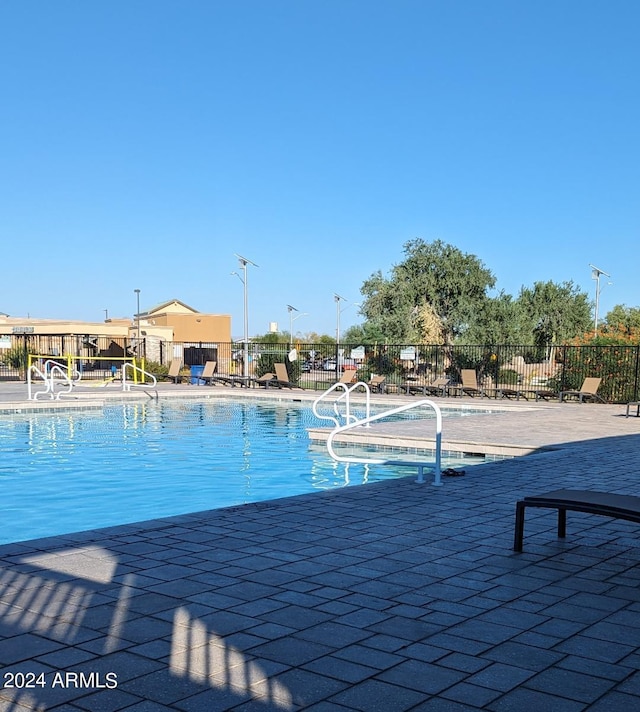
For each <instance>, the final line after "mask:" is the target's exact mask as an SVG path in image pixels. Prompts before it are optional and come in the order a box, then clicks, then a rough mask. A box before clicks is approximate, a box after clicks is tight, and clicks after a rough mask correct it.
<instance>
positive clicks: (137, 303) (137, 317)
mask: <svg viewBox="0 0 640 712" xmlns="http://www.w3.org/2000/svg"><path fill="white" fill-rule="evenodd" d="M133 291H134V292H135V293H136V321H137V324H138V329H137V332H138V345H140V290H139V289H134V290H133Z"/></svg>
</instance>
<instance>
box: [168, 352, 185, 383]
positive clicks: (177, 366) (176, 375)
mask: <svg viewBox="0 0 640 712" xmlns="http://www.w3.org/2000/svg"><path fill="white" fill-rule="evenodd" d="M181 370H182V359H179V358H174V359H173V361H172V362H171V365H170V366H169V371H168V372H167V375H166V378H168V379H169V380H172V381H173V382H174V383H182V376H181V375H180V371H181Z"/></svg>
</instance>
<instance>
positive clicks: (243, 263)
mask: <svg viewBox="0 0 640 712" xmlns="http://www.w3.org/2000/svg"><path fill="white" fill-rule="evenodd" d="M234 255H235V256H236V257H237V258H238V261H239V262H240V269H241V270H242V272H243V273H244V279H242V278H241V281H242V284H243V285H244V349H243V359H242V376H243V378H248V377H249V290H248V286H247V265H253V266H254V267H257V266H258V265H257V264H256V263H255V262H252V261H251V260H249V259H247V258H246V257H243V256H242V255H239V254H238V253H237V252H234Z"/></svg>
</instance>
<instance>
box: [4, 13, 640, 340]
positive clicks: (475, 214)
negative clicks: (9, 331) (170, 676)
mask: <svg viewBox="0 0 640 712" xmlns="http://www.w3.org/2000/svg"><path fill="white" fill-rule="evenodd" d="M639 24H640V4H638V3H637V1H636V0H629V1H627V0H601V1H597V2H595V1H590V0H554V1H553V2H552V1H551V0H548V1H543V2H539V1H538V0H536V1H535V2H533V1H528V0H521V1H514V0H504V1H503V0H484V1H483V2H477V1H476V0H468V1H463V0H448V1H447V2H441V1H435V0H434V1H432V0H394V2H389V1H388V0H385V1H378V0H322V1H321V2H320V1H318V0H316V1H315V2H312V1H311V0H287V1H283V0H268V2H267V1H265V0H227V1H226V2H219V1H216V0H202V1H201V0H189V1H188V2H178V1H177V0H174V1H173V2H166V1H165V0H110V1H109V2H86V1H85V0H76V1H71V0H59V1H58V2H55V3H51V2H45V1H44V0H40V1H39V2H34V1H31V0H24V1H22V2H5V3H2V4H1V5H0V87H1V90H2V110H1V111H0V129H1V136H2V151H1V156H0V239H1V243H0V244H1V245H2V257H3V259H2V263H3V266H2V281H1V286H0V311H3V312H6V313H9V314H10V315H11V316H26V315H31V316H37V317H48V318H70V319H83V320H93V321H101V320H102V319H104V316H105V309H106V310H108V314H109V316H113V317H117V316H131V315H132V314H133V313H134V312H135V309H136V297H135V294H134V291H133V290H134V289H136V288H137V289H140V290H141V292H140V302H141V309H142V310H145V309H148V308H150V307H152V306H153V305H155V304H158V303H160V302H163V301H166V300H169V299H173V298H177V299H180V300H182V301H184V302H186V303H187V304H190V305H191V306H193V307H195V308H196V309H199V310H200V311H203V312H212V313H228V314H231V315H232V318H233V334H234V336H235V337H240V336H241V335H242V330H243V285H242V284H241V282H240V281H239V280H238V279H237V278H236V277H234V276H232V275H231V272H233V271H234V270H237V267H238V263H237V259H236V258H235V257H234V253H240V254H241V255H244V256H246V257H248V258H249V259H250V260H252V261H253V262H255V263H257V264H258V265H259V267H257V268H252V267H249V272H248V283H247V287H248V295H249V322H250V324H249V330H250V332H251V333H264V332H265V331H267V329H268V327H269V323H270V322H274V321H275V322H278V324H279V326H280V328H281V329H285V330H288V329H289V315H288V313H287V308H286V305H287V304H291V305H293V306H295V307H296V308H297V309H299V310H300V313H304V312H306V313H307V316H304V317H301V318H299V319H297V320H296V321H295V322H294V331H295V332H308V331H311V330H313V331H318V332H320V333H331V334H335V328H336V304H335V301H334V297H333V295H334V293H338V294H340V295H341V296H343V297H344V298H345V299H347V300H349V301H348V302H347V301H345V302H343V303H342V306H344V307H346V308H345V310H344V311H343V312H342V314H341V327H342V329H344V328H346V327H347V326H349V325H350V324H352V323H356V322H358V321H360V317H359V316H358V309H357V306H355V304H356V303H357V302H358V301H359V299H360V287H361V285H362V283H363V281H364V280H365V279H367V278H368V277H369V276H370V275H371V274H372V273H373V272H375V271H376V270H382V271H383V272H384V273H386V272H387V271H388V270H389V268H390V267H391V266H392V265H393V264H394V263H397V262H400V261H401V260H402V259H403V252H402V247H403V244H404V243H405V242H406V241H407V240H410V239H413V238H415V237H421V238H423V239H424V240H427V241H429V240H433V239H442V240H444V241H445V242H449V243H451V244H453V245H455V246H457V247H458V248H460V249H461V250H463V251H464V252H469V253H473V254H475V255H477V256H478V257H479V258H480V259H481V260H482V261H483V262H484V263H485V265H486V266H487V267H489V268H490V269H491V270H492V271H493V273H494V274H495V276H496V278H497V288H498V289H503V290H505V291H506V292H508V293H510V294H513V295H514V296H515V295H517V293H518V292H519V290H520V288H521V286H522V285H527V286H530V285H532V284H533V283H534V282H535V281H538V280H548V279H552V280H554V281H558V282H560V281H564V280H573V281H574V282H575V283H577V284H578V285H579V286H580V287H582V288H583V289H584V290H585V291H587V292H588V293H589V295H590V296H591V297H592V298H593V297H595V282H594V281H593V280H592V279H591V270H590V268H589V263H592V264H595V265H596V266H597V267H599V268H600V269H602V270H605V271H606V272H608V273H610V274H611V282H612V284H611V285H609V284H607V282H608V281H609V280H607V279H606V278H603V279H602V281H601V287H602V289H601V295H600V315H601V317H602V316H604V314H605V313H606V311H607V310H608V309H610V308H611V307H612V306H613V305H615V304H620V303H622V304H626V305H627V306H640V293H639V290H638V287H637V284H638V254H639V251H640V250H639V248H638V244H639V239H638V237H639V232H640V200H639V194H640V193H639V187H640V186H639V175H640V150H639V139H638V127H639V126H640V99H639V92H638V74H639V71H640V44H639V43H638V41H637V28H638V26H639Z"/></svg>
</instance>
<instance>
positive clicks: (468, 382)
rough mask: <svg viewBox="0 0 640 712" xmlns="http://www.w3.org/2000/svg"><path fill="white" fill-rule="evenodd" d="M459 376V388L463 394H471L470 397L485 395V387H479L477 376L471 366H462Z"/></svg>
mask: <svg viewBox="0 0 640 712" xmlns="http://www.w3.org/2000/svg"><path fill="white" fill-rule="evenodd" d="M460 377H461V379H462V385H461V386H459V388H460V390H461V391H462V392H463V393H464V394H465V395H467V396H471V397H472V398H475V397H476V396H480V397H482V396H484V395H486V391H485V389H484V388H480V386H479V385H478V376H477V375H476V372H475V371H474V370H473V369H472V368H463V369H462V370H461V371H460Z"/></svg>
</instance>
